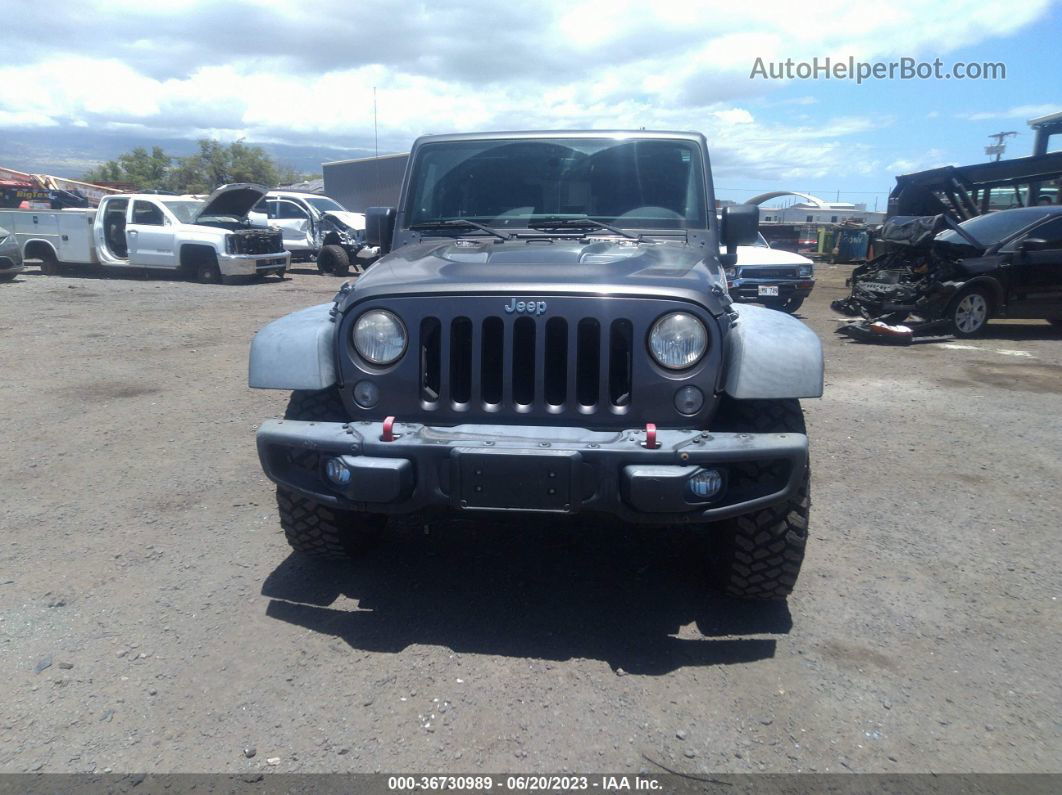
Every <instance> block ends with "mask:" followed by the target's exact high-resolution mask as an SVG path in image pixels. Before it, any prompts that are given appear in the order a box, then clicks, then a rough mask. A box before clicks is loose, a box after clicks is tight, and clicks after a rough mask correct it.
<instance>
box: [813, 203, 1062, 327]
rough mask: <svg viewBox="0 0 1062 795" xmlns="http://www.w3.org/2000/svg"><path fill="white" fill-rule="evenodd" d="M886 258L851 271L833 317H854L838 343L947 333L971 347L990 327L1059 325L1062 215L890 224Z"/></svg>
mask: <svg viewBox="0 0 1062 795" xmlns="http://www.w3.org/2000/svg"><path fill="white" fill-rule="evenodd" d="M881 238H882V242H883V243H884V244H885V248H886V250H885V253H884V254H882V255H881V256H879V257H876V258H875V259H873V260H871V261H870V262H868V263H867V264H866V265H862V266H860V267H858V268H856V269H855V270H854V271H852V277H851V279H849V281H848V284H849V286H850V287H851V294H850V295H849V296H848V298H845V299H842V300H839V301H835V302H834V303H833V304H832V306H833V308H834V309H835V310H837V311H839V312H842V313H844V314H847V315H850V316H862V317H863V318H864V319H865V320H864V322H862V323H857V324H852V325H850V326H846V327H845V328H843V329H839V331H840V332H841V333H846V334H848V335H849V336H852V337H856V338H864V337H865V332H867V331H868V329H870V327H871V326H874V330H876V331H878V332H881V333H883V334H889V333H890V332H888V329H889V328H890V327H891V328H892V329H893V330H895V329H896V328H897V327H896V326H895V325H894V324H900V323H904V322H905V321H906V322H907V323H908V326H904V327H903V332H902V335H901V336H910V335H912V334H914V335H917V334H919V333H925V334H931V333H938V334H939V333H951V334H954V335H955V336H957V337H972V336H974V335H976V334H979V333H980V332H982V331H983V330H984V328H985V325H986V324H987V323H988V321H989V320H991V319H993V318H1010V319H1014V318H1018V319H1037V320H1048V321H1050V322H1051V323H1052V324H1053V325H1056V326H1058V325H1062V207H1059V206H1050V205H1044V206H1038V207H1021V208H1016V209H1013V210H1003V211H1001V212H995V213H989V214H987V215H979V216H976V217H974V218H970V219H969V220H966V221H963V222H962V223H956V222H955V221H954V220H953V219H951V218H949V217H948V216H945V215H938V216H928V217H896V218H892V219H891V220H889V221H888V222H887V223H886V224H885V226H884V227H883V229H882V234H881Z"/></svg>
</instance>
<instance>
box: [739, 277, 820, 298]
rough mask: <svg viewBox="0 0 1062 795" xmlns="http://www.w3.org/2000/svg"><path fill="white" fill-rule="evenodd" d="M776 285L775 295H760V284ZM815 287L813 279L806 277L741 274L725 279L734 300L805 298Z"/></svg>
mask: <svg viewBox="0 0 1062 795" xmlns="http://www.w3.org/2000/svg"><path fill="white" fill-rule="evenodd" d="M761 285H762V286H764V287H777V288H778V295H777V296H765V295H760V286H761ZM814 288H815V280H814V279H812V278H807V279H799V278H798V279H779V278H773V279H756V278H752V277H748V276H742V277H739V278H737V279H730V280H728V281H727V290H728V291H729V292H730V297H731V298H733V299H734V300H735V301H785V300H788V299H790V298H807V297H808V296H809V295H811V291H812V290H813V289H814Z"/></svg>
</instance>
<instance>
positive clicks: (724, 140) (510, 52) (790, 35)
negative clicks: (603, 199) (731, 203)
mask: <svg viewBox="0 0 1062 795" xmlns="http://www.w3.org/2000/svg"><path fill="white" fill-rule="evenodd" d="M0 30H3V31H4V34H5V35H4V39H5V40H6V41H8V42H17V47H15V48H8V49H7V50H6V55H5V58H4V59H3V60H4V65H3V66H0V165H5V166H8V167H12V168H18V167H19V163H18V162H14V161H13V160H12V158H15V160H19V159H22V160H26V161H27V162H28V161H31V160H34V158H33V156H32V155H33V152H34V148H35V147H37V148H41V147H45V146H51V145H53V144H52V143H50V142H54V141H56V140H62V141H64V142H65V144H64V145H65V146H66V147H67V148H68V149H72V150H73V151H74V152H75V156H74V157H72V158H68V160H69V163H70V166H69V167H70V168H73V167H75V166H74V164H80V163H85V162H87V163H88V164H89V165H91V162H92V160H93V158H95V159H100V158H103V157H113V156H115V155H117V154H119V153H120V152H121V151H124V150H125V149H128V148H129V145H131V144H132V143H137V144H143V143H148V144H150V143H158V144H159V145H161V146H163V147H164V148H165V149H167V150H180V149H182V147H183V148H187V147H188V146H190V142H191V141H193V140H194V139H196V138H200V137H213V138H218V139H220V140H226V141H227V140H236V139H244V140H246V141H249V142H260V143H263V144H267V145H272V146H274V147H279V148H281V150H282V149H283V147H314V150H313V151H314V153H315V154H314V158H315V159H316V157H317V154H316V153H318V152H320V153H321V154H320V159H323V160H327V159H338V158H342V157H351V156H359V155H362V154H372V152H373V151H374V150H375V149H376V147H377V143H376V141H377V136H378V148H379V151H380V152H381V153H383V152H398V151H406V150H408V148H409V146H410V144H411V143H412V141H413V139H414V138H415V137H416V136H418V135H421V134H426V133H443V132H455V131H477V130H504V129H586V128H596V129H608V128H634V129H638V128H643V127H644V128H647V129H680V130H698V131H701V132H703V133H704V134H705V135H706V136H707V137H708V141H709V147H710V152H711V158H712V163H713V171H714V174H715V181H716V191H717V195H718V196H719V197H721V198H728V199H734V200H738V201H740V200H741V199H743V198H748V197H749V196H751V195H753V194H754V193H758V192H761V191H766V190H800V191H808V192H811V193H815V194H817V195H820V196H822V197H823V198H827V199H831V200H833V199H837V198H839V199H840V200H842V201H852V202H867V204H868V206H869V207H871V208H873V207H874V205H875V203H876V204H877V206H878V207H879V208H880V209H884V204H885V199H886V196H887V193H888V190H889V188H890V187H891V185H892V183H893V178H894V176H895V175H896V174H898V173H905V172H910V171H916V170H920V169H923V168H929V167H933V166H938V165H944V164H948V163H952V164H965V163H971V162H978V161H982V160H985V159H986V156H985V154H984V151H983V150H984V146H985V145H987V144H988V143H990V141H989V139H988V137H987V136H988V135H989V134H990V133H995V132H999V131H1012V130H1013V131H1017V132H1018V133H1019V134H1018V135H1017V136H1016V137H1013V138H1011V139H1009V140H1008V142H1007V146H1008V149H1007V156H1021V155H1025V154H1028V153H1029V152H1030V151H1031V147H1032V135H1031V133H1030V131H1029V128H1028V126H1027V124H1026V122H1027V120H1028V119H1029V118H1031V117H1034V116H1038V115H1043V114H1046V113H1050V112H1053V111H1058V110H1062V90H1060V89H1059V88H1058V87H1059V85H1060V82H1059V80H1058V75H1059V73H1060V67H1062V47H1059V46H1058V42H1059V40H1062V4H1060V2H1057V1H1053V0H1018V2H992V1H989V2H985V1H983V0H982V2H974V1H972V0H933V1H932V2H903V0H890V2H888V3H872V4H871V3H863V2H852V0H846V1H845V2H836V1H835V0H812V2H808V3H800V2H793V0H787V2H776V1H775V0H758V1H757V2H749V3H744V2H734V1H733V0H731V1H730V2H674V1H673V0H652V2H646V0H638V1H637V2H627V0H609V1H608V2H598V1H597V0H590V1H589V2H583V1H581V0H556V1H554V0H539V2H523V3H517V2H510V3H507V4H503V3H500V2H496V1H494V2H481V0H455V1H454V2H445V1H444V0H435V2H431V3H416V2H406V3H395V2H383V1H382V0H313V1H312V2H309V3H306V2H299V3H296V2H283V3H282V2H268V1H266V0H226V1H225V2H207V1H205V0H156V2H152V3H144V2H143V0H135V1H129V0H81V1H80V2H76V3H74V2H51V1H50V0H0ZM814 57H818V58H819V59H820V62H821V60H822V59H824V58H826V57H831V58H832V59H834V61H835V62H836V61H837V60H847V59H848V58H849V57H852V58H854V59H855V60H857V61H867V62H879V61H880V62H888V61H891V60H895V59H899V58H902V57H909V58H914V59H917V60H920V61H932V60H933V59H934V58H940V59H941V61H942V62H943V64H944V68H945V70H947V69H948V68H950V66H951V65H952V64H953V63H954V62H956V61H963V62H1002V63H1004V64H1005V66H1006V79H1002V80H993V81H987V80H955V79H952V80H898V79H895V80H870V81H867V82H864V83H862V84H861V85H857V84H856V83H855V82H854V81H844V80H837V79H830V80H825V79H818V80H800V79H790V80H785V79H782V80H767V79H762V78H759V77H752V76H751V73H752V70H753V67H754V65H755V63H756V59H757V58H761V59H763V62H764V64H765V65H766V64H769V63H772V62H778V61H784V60H786V59H789V58H791V59H793V60H794V61H795V62H799V61H806V60H807V61H809V60H811V59H812V58H814ZM374 88H375V97H376V132H375V133H374V114H373V97H374ZM90 141H91V142H92V144H91V146H90V145H89V142H90ZM101 142H102V143H101ZM291 151H295V150H294V149H292V150H291ZM333 152H334V153H335V158H333V157H332V156H331V153H333ZM68 154H69V153H68ZM34 162H40V158H37V159H36V160H34ZM64 176H76V174H64Z"/></svg>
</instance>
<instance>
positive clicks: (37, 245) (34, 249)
mask: <svg viewBox="0 0 1062 795" xmlns="http://www.w3.org/2000/svg"><path fill="white" fill-rule="evenodd" d="M22 256H23V257H24V258H25V259H40V260H43V259H47V258H48V257H51V258H52V259H58V258H59V257H58V254H57V253H56V251H55V248H54V247H53V246H52V244H51V243H49V242H48V241H46V240H31V241H29V242H28V243H26V247H25V248H24V249H23V250H22Z"/></svg>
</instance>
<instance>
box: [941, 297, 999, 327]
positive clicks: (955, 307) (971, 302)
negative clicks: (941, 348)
mask: <svg viewBox="0 0 1062 795" xmlns="http://www.w3.org/2000/svg"><path fill="white" fill-rule="evenodd" d="M991 316H992V304H991V302H990V301H989V299H988V295H987V294H985V293H984V292H983V291H981V290H979V289H978V288H976V287H973V288H970V289H968V290H963V291H962V292H960V293H959V294H958V295H957V296H955V299H954V300H953V301H952V302H951V305H950V308H949V311H948V321H949V322H950V323H951V328H952V331H953V332H954V333H955V336H956V337H973V336H976V335H977V334H979V333H981V331H983V330H984V327H985V324H987V323H988V319H989V318H990V317H991Z"/></svg>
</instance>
